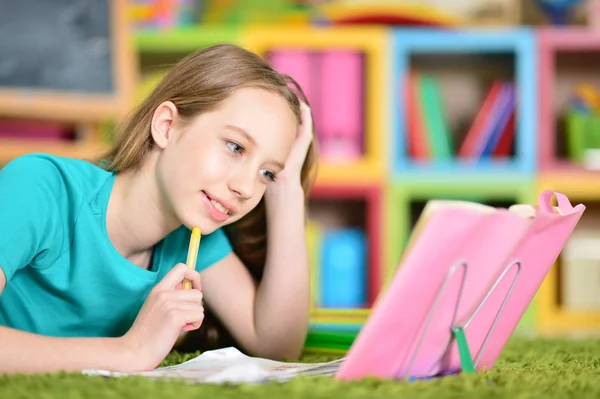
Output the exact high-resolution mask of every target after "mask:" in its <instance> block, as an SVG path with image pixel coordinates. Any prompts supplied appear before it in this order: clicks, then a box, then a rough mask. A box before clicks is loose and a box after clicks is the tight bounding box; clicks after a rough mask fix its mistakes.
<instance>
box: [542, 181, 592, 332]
mask: <svg viewBox="0 0 600 399" xmlns="http://www.w3.org/2000/svg"><path fill="white" fill-rule="evenodd" d="M536 183H537V184H536V185H537V187H536V191H537V193H538V194H539V193H541V192H542V191H543V190H544V189H545V188H548V187H551V188H552V189H553V190H556V191H559V192H562V193H564V194H566V195H567V196H568V197H569V198H570V200H571V203H572V204H576V203H579V202H581V203H583V204H585V205H586V210H585V212H584V214H583V216H582V218H581V221H580V223H579V224H578V226H577V227H576V228H575V232H574V236H573V237H572V238H571V239H570V240H569V243H570V244H571V243H572V244H577V243H578V241H580V240H581V238H582V237H581V236H575V235H578V234H580V233H583V238H586V239H587V240H594V239H595V235H596V234H595V233H594V232H590V231H589V230H591V229H594V230H595V229H596V228H597V225H598V220H600V213H599V211H600V185H598V176H594V175H592V174H586V173H584V174H577V173H576V172H570V173H563V174H545V175H542V176H540V177H539V178H538V179H537V182H536ZM586 229H587V231H586ZM586 236H588V237H586ZM579 246H581V244H579ZM567 250H568V249H567V248H565V251H563V252H562V253H561V255H560V256H559V258H558V260H557V261H556V263H555V264H554V266H553V267H552V269H551V270H550V272H549V273H548V276H547V278H546V280H545V281H544V283H543V284H542V286H541V287H540V290H539V292H538V295H537V298H536V300H537V302H538V305H537V317H538V321H537V325H536V329H537V330H538V331H539V332H541V333H544V334H564V333H567V334H573V333H586V332H597V330H598V326H600V306H597V304H596V303H593V302H594V299H595V298H598V296H599V294H598V293H599V292H600V290H598V288H600V280H599V279H598V278H597V277H599V276H600V275H599V273H598V272H597V271H596V270H595V268H593V267H591V268H588V265H586V262H582V261H581V260H576V261H573V262H572V263H568V262H567V261H565V252H566V251H567ZM595 263H596V264H597V263H598V262H597V261H596V262H595ZM584 269H585V270H584ZM582 272H583V273H586V274H587V277H586V278H584V280H581V277H579V279H580V280H579V281H580V282H582V281H583V282H585V283H586V284H585V285H586V286H587V285H589V284H590V283H591V284H592V285H594V284H595V285H596V286H597V287H596V288H595V289H594V290H593V291H590V290H589V289H588V290H586V296H587V298H586V300H587V302H588V303H587V304H586V305H585V306H582V305H581V304H579V305H577V306H573V305H571V304H570V303H569V302H570V301H569V299H568V297H569V296H572V295H571V293H570V292H567V290H569V289H570V288H571V289H572V288H573V284H572V283H569V281H568V280H569V278H571V279H573V278H575V277H576V276H577V275H579V276H581V273H582ZM585 288H586V287H584V286H582V285H581V284H579V286H578V287H577V290H584V289H585Z"/></svg>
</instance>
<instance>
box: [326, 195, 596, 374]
mask: <svg viewBox="0 0 600 399" xmlns="http://www.w3.org/2000/svg"><path fill="white" fill-rule="evenodd" d="M553 196H556V197H557V199H558V207H557V209H554V208H553V207H552V206H551V199H552V197H553ZM539 202H540V204H539V206H537V207H534V206H521V205H519V206H514V207H511V208H510V209H494V208H491V207H486V206H482V205H476V204H473V203H466V202H456V201H445V202H444V201H441V202H440V201H435V202H432V205H433V204H436V207H435V208H432V209H429V211H428V208H427V207H426V209H425V210H424V212H423V214H422V216H421V218H420V220H419V222H418V225H417V226H416V228H415V233H414V235H413V237H412V238H411V241H410V243H409V247H408V249H407V251H406V252H405V256H404V257H403V259H402V260H401V262H400V265H399V269H398V271H397V272H396V275H395V276H394V278H393V279H392V281H391V282H390V284H389V286H388V287H386V288H385V292H383V293H382V295H381V296H380V298H378V300H377V302H376V303H375V305H374V308H373V311H372V313H371V316H370V317H369V320H368V321H367V323H366V324H365V326H364V327H363V328H362V330H361V332H360V334H359V335H358V336H357V338H356V340H355V342H354V344H353V345H352V347H351V348H350V350H349V351H348V354H347V357H346V359H345V361H344V362H343V364H342V366H341V367H340V369H339V371H338V373H337V375H336V377H337V378H339V379H343V380H351V379H359V378H364V377H367V376H376V377H380V378H407V377H414V378H426V377H433V376H438V375H444V374H448V373H458V372H460V371H461V361H460V356H459V352H458V347H457V344H456V341H455V340H454V337H453V334H452V328H453V327H455V326H463V327H464V331H465V334H466V338H467V342H468V345H469V349H470V351H471V355H472V357H473V360H474V363H475V369H476V370H481V369H484V368H486V369H490V368H492V367H493V365H494V364H495V362H496V360H497V359H498V356H499V355H500V353H501V351H502V349H503V348H504V346H505V344H506V342H507V340H508V339H509V338H510V336H511V334H512V332H513V331H514V329H515V328H516V326H517V324H518V322H519V321H520V319H521V317H522V316H523V313H524V312H525V310H526V308H527V307H528V305H529V304H530V302H531V300H532V299H533V297H534V295H535V293H536V292H537V290H538V289H539V287H540V285H541V283H542V281H543V280H544V278H545V276H546V275H547V273H548V271H549V270H550V268H551V267H552V265H553V264H554V262H555V261H556V259H557V258H558V255H559V254H560V252H561V251H562V248H563V247H564V245H565V244H566V242H567V240H568V239H569V237H570V235H571V233H572V232H573V230H574V228H575V226H576V225H577V223H578V221H579V220H580V218H581V215H582V213H583V211H584V210H585V206H584V205H581V204H579V205H577V206H576V207H573V206H571V204H570V203H569V200H568V198H567V197H566V196H565V195H563V194H561V193H555V192H552V191H545V192H543V193H542V194H541V195H540V198H539ZM428 206H429V204H428ZM488 294H489V295H488ZM497 316H498V317H497Z"/></svg>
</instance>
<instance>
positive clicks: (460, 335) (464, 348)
mask: <svg viewBox="0 0 600 399" xmlns="http://www.w3.org/2000/svg"><path fill="white" fill-rule="evenodd" d="M514 267H516V268H517V272H516V274H515V276H514V279H513V282H512V284H511V286H510V289H509V290H508V292H507V294H506V297H505V298H504V301H503V302H502V306H500V309H499V310H498V313H497V314H496V317H495V318H494V321H493V323H492V325H491V327H490V330H489V331H488V333H487V335H486V336H485V340H484V341H483V345H482V346H481V349H480V350H479V352H478V353H477V356H476V357H475V359H473V357H472V355H471V350H470V348H469V343H468V342H467V338H466V335H465V329H467V328H468V327H469V324H471V322H472V321H473V319H475V317H476V316H477V314H478V313H479V311H480V310H481V308H482V307H483V305H484V304H485V302H486V301H487V300H488V298H489V297H490V296H491V295H492V293H493V292H494V290H495V289H496V288H497V287H498V284H500V282H502V280H503V279H504V278H505V276H506V275H507V273H508V272H509V271H510V270H511V269H512V268H514ZM468 268H469V265H468V263H467V262H466V261H458V262H456V263H455V264H454V265H452V267H451V268H450V269H449V270H448V273H446V277H445V278H444V281H443V283H442V286H441V288H440V291H439V292H438V294H437V295H436V298H435V300H434V303H433V307H432V308H431V310H430V311H429V314H428V316H427V321H426V325H425V330H424V331H423V334H422V335H421V338H420V340H419V342H418V343H417V347H416V348H415V351H414V353H413V355H412V357H411V359H410V362H409V364H408V368H407V370H406V373H405V375H404V376H400V375H398V374H399V372H398V373H396V375H397V376H398V378H402V377H404V378H411V375H410V371H411V369H412V367H413V364H414V362H415V360H416V358H417V355H418V353H419V348H420V347H421V344H422V343H423V340H424V338H425V336H426V333H427V329H428V328H429V325H430V324H431V322H432V320H433V317H434V316H435V314H436V311H437V308H438V306H439V304H440V301H441V298H442V296H443V294H444V292H445V291H446V288H447V285H448V282H449V281H450V279H451V278H452V276H453V275H454V274H455V273H456V271H457V270H459V269H463V270H464V271H463V274H462V279H461V283H460V288H459V292H458V299H457V300H456V306H455V308H454V316H453V318H452V327H451V333H452V336H453V337H454V339H455V340H456V344H457V346H458V354H459V357H460V364H461V370H462V372H464V373H474V372H475V370H476V368H477V365H478V363H479V359H480V358H481V355H482V354H483V352H484V350H485V347H486V346H487V343H488V341H489V339H490V337H491V336H492V333H493V331H494V329H495V328H496V324H497V322H498V319H499V318H500V316H501V315H502V312H503V310H504V307H505V306H506V303H507V302H508V299H509V298H510V295H511V293H512V291H513V289H514V287H515V284H516V282H517V279H518V277H519V274H520V273H521V261H518V260H516V261H514V262H512V263H510V264H509V265H508V266H506V267H505V268H504V270H503V271H502V273H501V274H500V276H498V278H497V279H496V281H495V282H494V285H493V286H492V287H491V288H490V289H489V290H488V292H487V293H486V295H485V296H484V298H483V299H482V300H481V302H480V303H479V305H478V306H477V308H476V309H475V310H474V311H473V313H472V314H471V315H470V316H469V318H468V319H467V320H466V321H465V322H464V323H461V324H457V323H456V318H457V313H458V309H459V306H460V299H461V296H462V293H463V290H464V286H465V279H466V276H467V272H468ZM448 347H450V344H448Z"/></svg>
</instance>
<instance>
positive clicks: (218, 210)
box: [202, 191, 233, 222]
mask: <svg viewBox="0 0 600 399" xmlns="http://www.w3.org/2000/svg"><path fill="white" fill-rule="evenodd" d="M202 201H203V202H204V206H205V207H206V210H207V212H208V214H209V215H210V216H211V217H212V218H213V219H215V220H217V221H219V222H224V221H225V220H227V218H228V217H229V216H230V215H232V214H233V210H232V209H230V208H228V207H227V206H225V205H224V204H223V203H221V202H220V201H218V200H216V199H214V198H211V197H209V196H208V195H207V194H206V193H205V192H204V191H202Z"/></svg>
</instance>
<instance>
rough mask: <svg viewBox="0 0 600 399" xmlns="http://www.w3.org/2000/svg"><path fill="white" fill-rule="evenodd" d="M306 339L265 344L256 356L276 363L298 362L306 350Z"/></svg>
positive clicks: (256, 352) (258, 349)
mask: <svg viewBox="0 0 600 399" xmlns="http://www.w3.org/2000/svg"><path fill="white" fill-rule="evenodd" d="M304 342H305V337H303V338H302V339H293V340H292V339H290V340H282V341H281V342H278V343H274V342H270V343H269V342H265V343H263V345H261V346H260V347H259V348H257V350H256V351H255V356H258V357H262V358H265V359H270V360H275V361H297V360H298V359H300V357H301V356H302V352H303V350H304Z"/></svg>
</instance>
